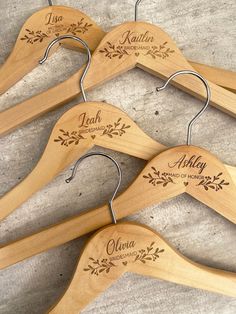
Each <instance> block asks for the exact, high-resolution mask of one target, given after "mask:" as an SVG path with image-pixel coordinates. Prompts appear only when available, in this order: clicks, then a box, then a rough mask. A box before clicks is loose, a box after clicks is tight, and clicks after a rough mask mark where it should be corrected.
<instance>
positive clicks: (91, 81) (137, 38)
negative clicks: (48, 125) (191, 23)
mask: <svg viewBox="0 0 236 314" xmlns="http://www.w3.org/2000/svg"><path fill="white" fill-rule="evenodd" d="M64 38H66V37H65V36H64ZM66 39H68V37H67V38H66ZM55 42H57V41H56V40H55ZM135 67H139V68H141V69H143V70H145V71H147V72H149V73H151V74H153V75H155V76H157V77H160V78H162V79H163V78H168V77H169V76H170V75H171V74H172V73H174V72H176V71H179V70H182V69H189V70H193V67H192V66H191V64H190V63H189V62H188V61H187V60H186V59H185V57H184V56H183V54H182V53H181V51H180V50H179V48H178V47H177V46H176V44H175V43H174V41H173V40H172V39H171V37H170V36H169V35H168V34H167V33H165V32H164V31H163V30H162V29H160V28H159V27H157V26H155V25H153V24H149V23H145V22H127V23H123V24H122V25H120V26H117V27H115V28H114V29H113V30H112V31H111V32H109V33H108V34H106V35H105V37H104V38H103V39H102V40H101V42H100V44H99V45H98V47H97V48H96V50H95V52H94V54H93V57H92V62H91V67H90V69H89V71H88V75H87V76H86V80H85V88H86V89H88V88H92V87H95V86H97V85H98V84H101V83H103V82H106V81H108V80H110V79H112V78H113V77H115V76H118V75H120V74H122V73H124V72H127V71H128V70H130V69H132V68H135ZM81 73H82V70H79V71H78V72H77V73H75V74H74V75H73V76H72V77H70V78H69V79H67V80H66V81H64V82H62V83H60V84H59V85H57V86H54V87H53V88H50V89H49V90H47V91H45V92H43V93H41V94H39V95H36V96H34V97H32V98H31V99H28V100H26V101H23V102H22V103H20V104H18V105H16V106H14V107H12V108H10V109H7V110H5V111H3V112H1V113H0V134H1V135H3V134H6V133H7V132H10V131H12V130H14V129H15V128H16V127H18V126H21V125H23V124H25V123H27V122H30V121H32V120H33V119H35V118H36V117H39V116H40V115H42V114H44V113H46V112H48V111H50V110H52V109H55V108H57V107H58V106H60V105H62V104H64V103H65V102H67V101H69V100H71V99H72V98H75V97H76V96H78V95H79V93H80V92H81V91H80V88H79V86H78V80H79V78H80V76H81ZM95 73H96V74H95ZM173 84H174V85H176V86H177V87H178V88H180V89H182V90H184V91H185V92H187V93H190V94H191V95H193V96H194V97H197V98H200V99H203V98H204V88H203V87H202V85H201V84H200V83H199V81H198V80H196V78H194V77H192V78H190V79H189V78H188V79H186V78H185V77H181V78H177V79H176V80H175V81H173ZM209 84H210V87H211V90H212V98H211V104H212V105H213V106H215V107H216V108H218V109H220V110H222V111H224V112H226V113H228V114H230V115H232V116H234V117H235V116H236V107H235V103H236V95H235V94H234V93H232V92H230V91H228V90H226V89H224V88H222V87H220V86H218V85H215V84H214V83H212V82H210V81H209ZM42 99H43V102H42Z"/></svg>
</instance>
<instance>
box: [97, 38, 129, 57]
mask: <svg viewBox="0 0 236 314" xmlns="http://www.w3.org/2000/svg"><path fill="white" fill-rule="evenodd" d="M99 52H101V53H103V54H105V57H108V58H109V59H112V58H115V57H118V58H119V59H121V58H122V57H123V56H125V55H126V56H128V55H129V54H128V52H127V51H126V50H125V49H124V48H122V46H117V47H116V46H115V45H113V44H111V43H110V42H107V47H104V48H103V49H101V50H99Z"/></svg>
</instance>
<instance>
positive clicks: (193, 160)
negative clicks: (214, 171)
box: [168, 154, 207, 174]
mask: <svg viewBox="0 0 236 314" xmlns="http://www.w3.org/2000/svg"><path fill="white" fill-rule="evenodd" d="M201 158H202V156H196V155H193V156H191V157H190V158H189V159H188V158H187V155H186V154H185V155H183V156H181V157H180V158H179V159H178V160H177V161H175V162H173V163H168V166H169V167H170V168H175V167H177V168H178V169H181V168H196V169H199V170H198V173H199V174H201V173H202V172H203V170H204V169H205V168H206V167H207V164H206V162H202V161H201Z"/></svg>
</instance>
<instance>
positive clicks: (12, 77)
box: [0, 6, 105, 94]
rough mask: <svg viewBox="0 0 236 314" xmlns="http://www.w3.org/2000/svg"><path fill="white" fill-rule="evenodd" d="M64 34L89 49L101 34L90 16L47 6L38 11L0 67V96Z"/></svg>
mask: <svg viewBox="0 0 236 314" xmlns="http://www.w3.org/2000/svg"><path fill="white" fill-rule="evenodd" d="M64 34H70V35H77V36H80V38H81V39H83V40H84V41H86V43H87V44H88V45H89V47H90V49H91V50H94V49H95V47H96V46H97V45H98V43H99V42H100V40H101V39H102V38H103V36H104V35H105V33H104V32H103V31H102V29H100V28H99V27H98V26H97V25H96V23H95V22H94V21H93V20H92V19H91V18H90V17H88V16H87V15H85V14H83V13H82V12H80V11H78V10H76V9H73V8H72V7H71V8H70V7H65V6H48V7H46V8H44V9H42V10H39V11H38V12H36V13H34V14H33V15H32V16H31V17H30V18H28V19H27V21H26V22H25V23H24V25H23V26H22V28H21V31H20V33H19V36H18V38H17V40H16V44H15V46H14V48H13V50H12V52H11V54H10V55H9V57H8V58H7V60H6V62H4V64H3V65H2V66H1V67H0V94H3V93H5V92H6V91H7V90H8V89H9V88H10V87H11V86H13V85H14V84H15V83H16V82H18V81H19V80H20V79H22V78H23V77H24V76H25V75H26V74H27V73H29V72H30V71H32V70H33V69H34V68H35V67H36V66H38V65H39V60H40V59H41V58H42V55H43V54H44V52H45V50H46V48H47V46H48V44H49V43H50V42H51V41H52V40H53V39H54V38H56V37H57V36H59V35H64ZM68 41H69V40H65V41H64V44H65V45H66V44H68ZM73 47H74V48H77V49H78V48H81V45H80V44H79V43H78V42H74V43H73Z"/></svg>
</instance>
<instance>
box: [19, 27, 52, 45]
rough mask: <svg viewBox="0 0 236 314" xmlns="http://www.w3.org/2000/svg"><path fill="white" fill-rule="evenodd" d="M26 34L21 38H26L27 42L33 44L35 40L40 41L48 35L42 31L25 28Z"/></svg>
mask: <svg viewBox="0 0 236 314" xmlns="http://www.w3.org/2000/svg"><path fill="white" fill-rule="evenodd" d="M26 32H27V34H26V35H25V36H24V37H22V38H21V40H26V42H27V43H29V44H33V43H35V42H40V43H41V42H42V41H43V40H44V38H46V37H49V36H48V35H47V34H46V33H43V32H42V31H36V32H35V31H31V30H29V29H26Z"/></svg>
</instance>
